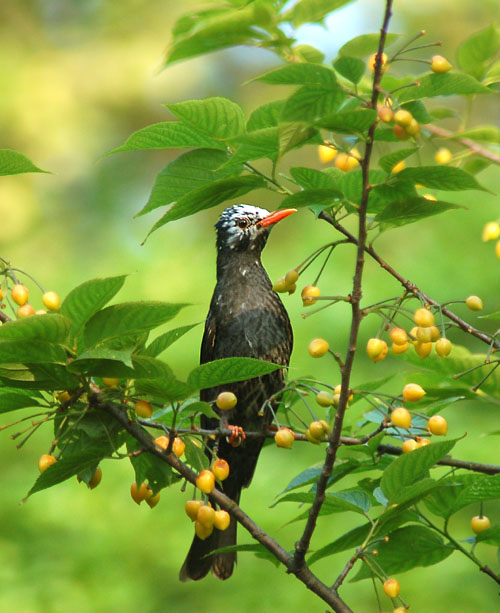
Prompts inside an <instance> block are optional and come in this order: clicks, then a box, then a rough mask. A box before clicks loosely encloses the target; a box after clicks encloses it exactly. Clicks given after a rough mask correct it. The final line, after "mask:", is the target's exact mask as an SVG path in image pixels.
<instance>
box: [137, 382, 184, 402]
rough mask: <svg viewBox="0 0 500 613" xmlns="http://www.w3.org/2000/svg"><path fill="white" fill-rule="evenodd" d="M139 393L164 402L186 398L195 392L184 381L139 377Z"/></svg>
mask: <svg viewBox="0 0 500 613" xmlns="http://www.w3.org/2000/svg"><path fill="white" fill-rule="evenodd" d="M135 389H136V391H137V393H138V394H149V395H150V396H153V397H154V398H157V399H158V400H162V401H164V402H176V401H178V400H185V399H186V398H187V397H188V396H190V395H191V394H192V393H193V391H194V390H193V389H192V388H191V386H189V385H188V384H187V383H184V381H178V380H177V379H175V378H171V379H165V378H161V379H138V380H137V381H136V383H135Z"/></svg>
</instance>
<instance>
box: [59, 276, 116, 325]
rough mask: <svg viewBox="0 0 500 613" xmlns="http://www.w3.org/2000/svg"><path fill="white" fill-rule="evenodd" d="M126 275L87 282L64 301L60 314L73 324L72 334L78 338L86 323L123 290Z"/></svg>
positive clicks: (76, 288)
mask: <svg viewBox="0 0 500 613" xmlns="http://www.w3.org/2000/svg"><path fill="white" fill-rule="evenodd" d="M125 279H126V275H120V276H118V277H107V278H104V279H92V280H90V281H85V282H84V283H82V284H81V285H79V286H78V287H75V289H73V290H71V291H70V293H69V294H68V295H67V296H66V298H65V299H64V301H63V303H62V305H61V310H60V313H61V314H62V315H65V316H66V317H67V318H68V319H70V320H71V321H72V322H73V325H72V328H71V334H72V335H73V336H76V335H77V334H78V333H79V331H80V330H81V328H82V327H83V325H84V323H85V322H86V321H88V320H89V319H90V318H91V317H92V315H94V313H97V311H99V309H102V307H103V306H105V305H106V304H107V303H108V302H109V301H110V300H111V298H113V297H114V296H115V295H116V294H117V293H118V292H119V291H120V289H121V288H122V286H123V283H124V282H125Z"/></svg>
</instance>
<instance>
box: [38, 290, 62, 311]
mask: <svg viewBox="0 0 500 613" xmlns="http://www.w3.org/2000/svg"><path fill="white" fill-rule="evenodd" d="M42 302H43V304H44V306H45V307H46V308H47V309H49V311H58V310H59V304H60V302H61V300H60V298H59V294H56V292H45V294H44V295H43V296H42Z"/></svg>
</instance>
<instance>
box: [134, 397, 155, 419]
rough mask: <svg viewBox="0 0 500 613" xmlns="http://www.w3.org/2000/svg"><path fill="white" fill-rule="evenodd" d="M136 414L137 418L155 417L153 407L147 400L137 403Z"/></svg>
mask: <svg viewBox="0 0 500 613" xmlns="http://www.w3.org/2000/svg"><path fill="white" fill-rule="evenodd" d="M135 412H136V414H137V417H142V418H143V419H149V418H150V417H151V416H152V415H153V407H152V406H151V404H150V403H149V402H147V401H146V400H138V401H137V402H136V403H135Z"/></svg>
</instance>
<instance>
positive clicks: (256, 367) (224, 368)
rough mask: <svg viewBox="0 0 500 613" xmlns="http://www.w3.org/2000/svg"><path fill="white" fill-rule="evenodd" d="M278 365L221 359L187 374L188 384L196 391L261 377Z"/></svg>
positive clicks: (278, 366) (250, 360) (249, 360)
mask: <svg viewBox="0 0 500 613" xmlns="http://www.w3.org/2000/svg"><path fill="white" fill-rule="evenodd" d="M280 368H281V366H280V365H279V364H273V363H272V362H265V361H264V360H257V359H255V358H222V359H221V360H214V361H213V362H207V363H206V364H201V365H200V366H197V367H196V368H195V369H194V370H192V371H191V372H190V373H189V376H188V384H189V385H191V387H192V388H194V389H197V390H202V389H207V388H209V387H216V386H218V385H225V384H226V383H233V382H235V381H245V380H246V379H253V378H255V377H262V376H264V375H267V374H269V373H271V372H274V371H275V370H279V369H280Z"/></svg>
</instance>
